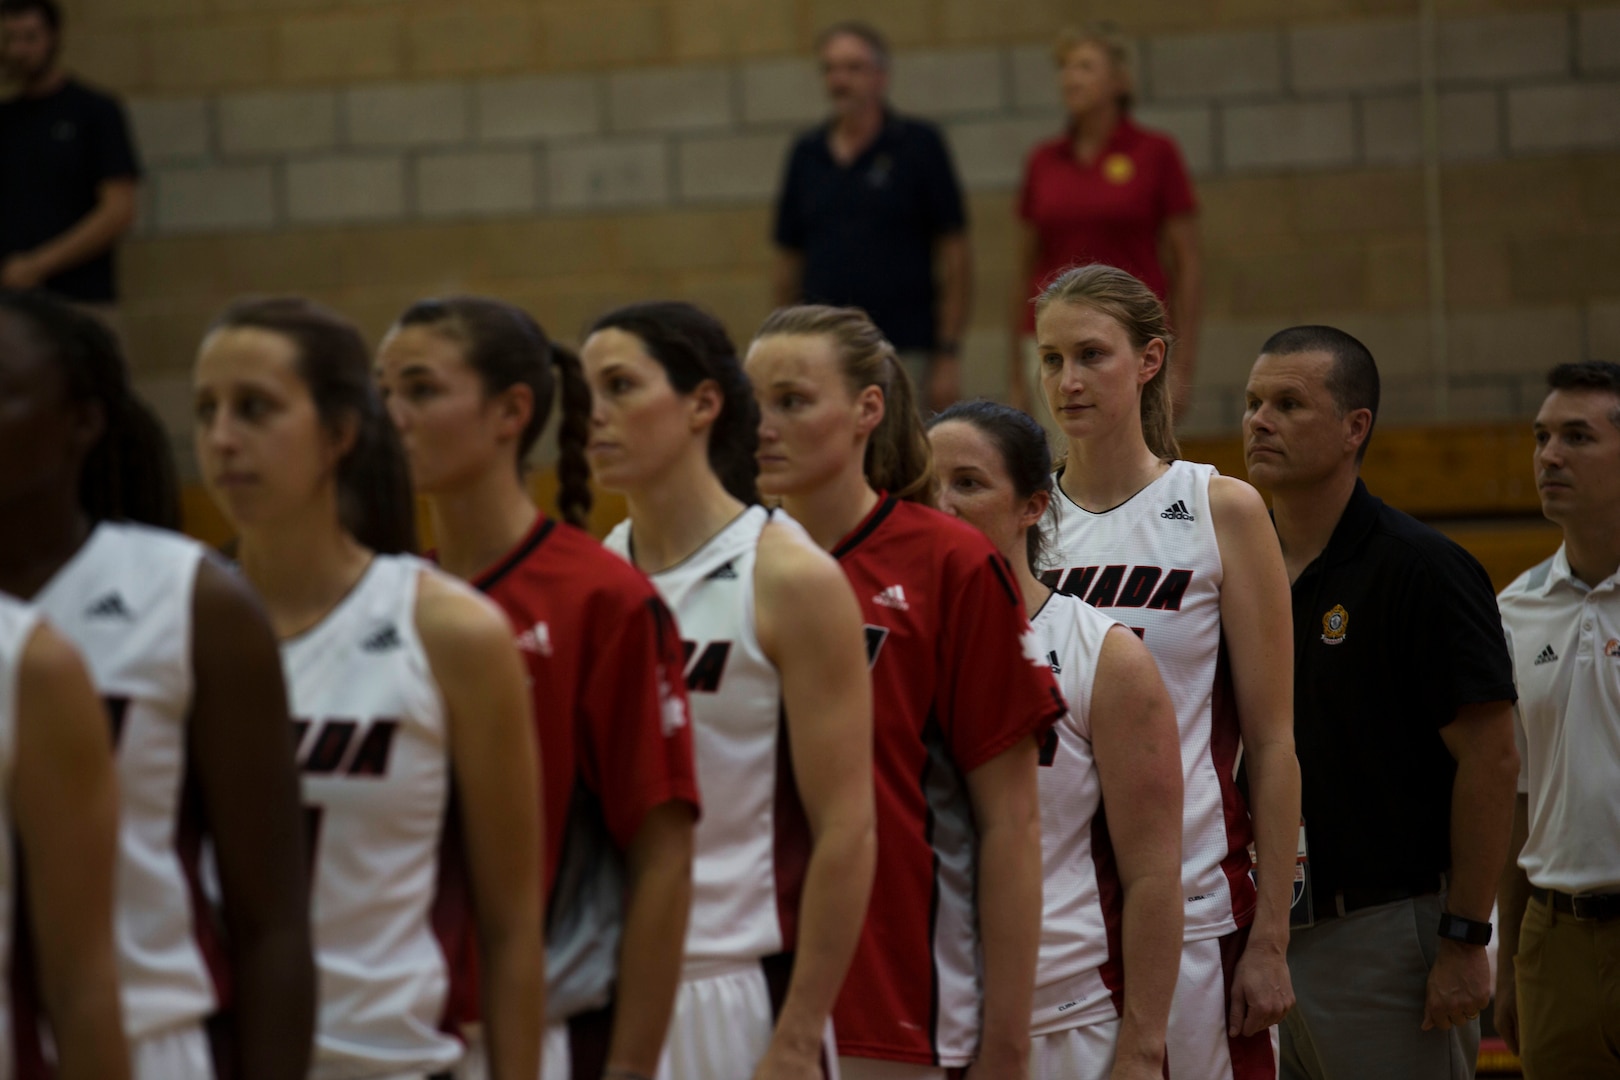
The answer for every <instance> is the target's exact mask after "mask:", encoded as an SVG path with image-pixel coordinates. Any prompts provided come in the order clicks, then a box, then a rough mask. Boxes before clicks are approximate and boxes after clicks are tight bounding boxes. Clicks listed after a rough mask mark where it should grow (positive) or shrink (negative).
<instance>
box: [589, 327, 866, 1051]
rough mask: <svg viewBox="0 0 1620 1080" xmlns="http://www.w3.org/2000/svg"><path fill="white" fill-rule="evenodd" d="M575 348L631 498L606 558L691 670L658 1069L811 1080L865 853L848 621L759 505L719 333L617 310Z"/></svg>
mask: <svg viewBox="0 0 1620 1080" xmlns="http://www.w3.org/2000/svg"><path fill="white" fill-rule="evenodd" d="M581 355H582V358H583V360H584V363H585V370H586V374H587V377H588V378H589V380H590V384H591V390H592V392H593V396H594V401H595V404H594V408H593V411H592V414H591V437H590V444H589V454H590V459H591V464H592V467H593V468H594V469H595V471H596V478H597V480H598V481H599V482H600V483H601V484H602V485H603V486H604V487H607V488H609V489H612V490H617V491H622V492H624V493H625V495H626V497H627V498H628V500H629V510H630V515H629V520H627V521H625V522H622V523H621V524H620V525H619V526H618V527H617V528H616V529H614V531H613V533H612V535H611V536H609V538H608V546H609V548H611V549H612V550H615V551H617V552H619V553H621V554H622V555H624V556H625V557H626V558H628V559H630V560H631V561H632V562H634V563H635V565H637V566H639V567H641V568H642V569H643V570H645V571H647V572H648V573H649V574H651V576H652V580H653V584H654V585H656V586H657V587H658V590H659V592H661V593H662V594H663V596H664V600H665V602H666V603H668V604H669V606H670V608H671V609H672V610H673V611H674V613H675V617H676V619H677V620H678V622H679V625H680V629H681V634H682V637H683V638H684V639H685V640H684V642H683V645H684V648H685V651H686V654H687V656H688V657H689V658H690V659H689V661H688V664H687V668H686V686H687V690H688V692H689V693H690V694H691V703H692V724H693V733H692V734H693V743H694V747H695V749H696V758H697V769H698V778H699V782H700V786H701V788H702V791H703V793H704V799H705V803H706V806H705V811H704V816H703V820H702V821H701V822H700V823H699V824H698V828H697V835H696V856H695V858H694V860H693V866H692V877H693V882H692V914H691V920H690V924H689V927H688V930H687V935H686V965H685V969H684V971H683V975H682V981H681V986H680V988H679V990H678V991H677V994H676V1003H675V1019H674V1023H673V1025H672V1027H671V1031H670V1037H669V1049H668V1073H667V1075H669V1076H670V1077H672V1078H673V1080H721V1078H726V1080H732V1078H745V1077H749V1076H753V1077H756V1078H758V1080H765V1078H772V1080H775V1078H782V1077H804V1076H819V1075H822V1069H823V1066H824V1064H825V1065H826V1066H827V1067H829V1068H830V1067H831V1066H832V1061H831V1055H832V1053H833V1050H832V1047H831V1046H830V1045H829V1042H828V1039H827V1034H828V1027H829V1025H828V1016H829V1013H830V1012H831V1009H832V1005H833V999H834V997H835V996H836V995H837V993H838V988H839V986H840V985H841V984H842V983H843V981H844V975H845V972H846V970H847V969H848V967H849V960H850V955H851V953H852V952H853V951H854V948H855V939H856V935H857V933H858V932H859V929H860V924H861V915H862V913H863V912H864V911H865V910H866V901H867V895H868V892H869V891H870V888H871V883H872V868H873V861H874V850H873V848H874V845H873V826H872V780H871V777H872V772H871V768H872V743H871V739H872V731H871V707H872V706H871V696H870V695H871V684H870V683H869V681H868V679H867V674H866V662H865V655H864V652H863V648H862V633H861V621H860V613H859V611H858V609H857V608H856V606H855V602H854V600H853V599H852V598H851V597H850V593H849V587H848V586H847V585H846V584H845V583H844V580H843V577H842V575H840V574H839V572H838V567H837V566H836V565H835V564H834V563H833V561H832V560H831V559H829V558H827V556H826V555H825V554H824V553H822V552H821V551H819V550H817V548H816V546H815V545H814V544H812V543H811V542H810V541H809V539H808V538H807V537H806V536H805V535H804V532H803V530H801V529H799V528H798V526H796V525H794V524H793V523H792V522H790V521H785V520H782V519H781V518H780V517H778V516H774V515H772V514H771V513H770V512H769V511H767V510H766V509H765V508H764V507H761V506H758V505H756V502H757V499H756V496H755V491H754V462H753V441H754V430H755V413H754V409H753V400H752V398H751V397H750V395H749V391H748V381H747V379H746V378H745V377H744V376H743V373H742V365H741V364H740V363H739V361H738V359H737V354H736V350H735V349H734V348H733V347H732V345H731V342H730V340H729V339H728V338H727V337H726V333H725V330H724V329H723V328H722V327H721V326H720V324H719V323H717V322H716V321H715V320H714V319H712V318H710V317H709V316H708V315H705V314H704V313H702V312H700V311H698V310H697V309H696V308H693V307H691V306H690V305H687V304H676V303H657V304H641V305H636V306H633V307H627V308H621V309H620V310H618V311H615V312H612V313H610V314H608V315H606V316H604V317H603V318H601V319H600V320H598V321H597V323H596V324H595V326H594V327H593V329H592V332H591V335H590V337H589V338H588V339H587V340H586V342H585V346H584V349H583V350H582V351H581ZM830 1075H834V1076H836V1072H835V1071H834V1072H832V1073H830Z"/></svg>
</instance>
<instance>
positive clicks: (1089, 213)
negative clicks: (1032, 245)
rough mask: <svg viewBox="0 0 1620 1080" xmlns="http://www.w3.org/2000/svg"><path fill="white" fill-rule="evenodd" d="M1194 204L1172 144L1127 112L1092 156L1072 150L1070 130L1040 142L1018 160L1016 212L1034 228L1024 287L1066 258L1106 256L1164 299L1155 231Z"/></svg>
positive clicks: (1035, 284) (1030, 326)
mask: <svg viewBox="0 0 1620 1080" xmlns="http://www.w3.org/2000/svg"><path fill="white" fill-rule="evenodd" d="M1197 209H1198V199H1197V197H1196V196H1195V195H1194V194H1193V186H1192V180H1191V179H1190V178H1189V177H1188V175H1187V166H1186V164H1185V163H1184V162H1183V161H1182V160H1181V151H1180V150H1178V149H1177V148H1176V144H1175V143H1174V142H1173V141H1172V140H1171V139H1170V138H1169V137H1168V136H1165V135H1161V134H1159V133H1158V132H1156V131H1147V130H1145V129H1143V128H1139V127H1137V126H1136V125H1135V124H1133V123H1132V122H1131V121H1130V119H1129V118H1125V119H1122V120H1120V122H1119V126H1118V127H1116V128H1115V129H1114V133H1113V134H1112V135H1110V136H1109V137H1108V142H1107V143H1106V144H1104V146H1103V149H1102V152H1101V153H1100V154H1098V155H1097V157H1096V160H1094V161H1092V162H1090V163H1083V162H1081V161H1080V160H1079V159H1078V158H1076V157H1075V154H1074V137H1073V135H1072V134H1070V133H1068V132H1065V133H1064V134H1063V135H1062V136H1061V137H1060V138H1056V139H1053V140H1052V141H1051V142H1045V143H1042V144H1041V145H1039V146H1037V147H1036V148H1035V149H1034V150H1032V151H1031V152H1030V155H1029V160H1028V162H1027V164H1026V165H1025V166H1024V187H1023V191H1022V193H1021V194H1020V195H1019V200H1018V216H1019V217H1021V218H1023V219H1024V220H1025V221H1027V222H1029V224H1030V225H1031V226H1032V227H1033V228H1034V229H1035V237H1036V245H1037V246H1036V255H1035V274H1034V277H1033V278H1031V280H1030V282H1029V289H1030V295H1031V296H1034V295H1036V294H1037V293H1038V292H1040V290H1041V288H1042V287H1043V286H1045V285H1046V284H1048V283H1049V282H1050V281H1051V280H1052V278H1054V277H1056V276H1057V274H1058V273H1059V272H1060V271H1062V270H1066V269H1068V268H1069V267H1071V266H1075V265H1077V264H1083V263H1105V264H1107V265H1109V266H1117V267H1119V268H1120V269H1121V270H1125V271H1127V272H1129V273H1131V274H1134V275H1136V276H1137V277H1138V278H1140V279H1141V280H1142V281H1143V282H1145V283H1146V284H1147V286H1148V287H1149V288H1151V289H1152V290H1153V291H1154V292H1156V293H1158V294H1159V298H1160V299H1168V291H1169V290H1168V286H1169V281H1168V279H1167V278H1166V277H1165V273H1164V267H1163V266H1162V265H1161V264H1160V262H1159V238H1160V234H1161V233H1162V231H1163V229H1164V223H1165V222H1166V221H1168V220H1169V219H1170V218H1173V217H1179V216H1180V215H1182V214H1191V213H1194V212H1196V211H1197ZM1024 329H1025V330H1026V331H1030V332H1033V331H1034V329H1035V311H1034V307H1033V306H1031V307H1029V308H1026V309H1025V314H1024Z"/></svg>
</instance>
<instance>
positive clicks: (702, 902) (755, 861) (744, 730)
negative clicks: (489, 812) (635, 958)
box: [606, 506, 809, 974]
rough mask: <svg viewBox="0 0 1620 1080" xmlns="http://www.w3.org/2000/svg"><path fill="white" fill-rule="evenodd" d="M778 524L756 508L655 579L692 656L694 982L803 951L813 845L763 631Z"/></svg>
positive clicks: (620, 531) (612, 544)
mask: <svg viewBox="0 0 1620 1080" xmlns="http://www.w3.org/2000/svg"><path fill="white" fill-rule="evenodd" d="M775 519H776V520H777V521H780V522H787V521H788V520H789V519H787V518H786V517H784V516H783V515H781V514H777V515H776V516H775ZM770 520H771V514H770V512H769V511H767V510H766V509H765V508H764V507H761V506H751V507H749V508H748V509H747V510H744V511H743V512H742V513H741V514H739V515H737V517H736V519H735V520H733V521H732V522H731V523H730V524H729V525H727V526H726V527H725V528H724V529H722V530H721V531H720V532H719V533H717V534H716V535H715V536H714V537H713V539H711V540H709V542H708V543H706V544H704V545H703V547H701V548H699V549H698V550H697V551H695V552H693V553H692V554H691V555H690V556H688V557H687V558H686V559H684V560H682V561H681V562H679V563H677V564H676V565H674V566H672V567H670V568H669V569H667V570H663V571H661V572H659V573H656V574H653V575H652V582H653V584H654V585H655V586H657V588H658V591H659V593H660V594H661V595H662V596H663V598H664V603H665V604H666V605H668V607H669V609H670V611H671V612H673V613H674V615H675V622H676V624H677V625H678V626H679V627H680V631H681V641H682V644H683V645H684V647H685V649H686V653H687V670H686V687H687V692H688V693H689V694H690V697H691V709H692V746H693V756H694V758H695V760H696V764H697V774H698V790H699V791H701V792H703V793H704V806H703V817H702V819H701V820H699V821H698V824H697V830H696V834H695V836H694V852H693V859H692V913H691V918H690V921H689V922H688V924H687V933H686V964H687V972H688V974H700V973H702V971H703V970H704V969H705V968H712V967H714V966H717V965H721V964H727V963H733V962H736V961H739V960H753V959H757V958H759V957H764V956H771V955H774V954H776V953H779V952H782V951H784V950H786V949H789V948H791V947H792V944H793V927H794V925H795V919H796V913H797V910H798V897H797V884H798V882H799V881H801V880H802V879H803V873H802V870H803V865H804V862H805V860H806V858H807V856H808V844H809V839H808V833H807V832H806V831H804V830H803V829H802V820H803V812H802V810H801V808H800V806H799V803H798V796H797V794H795V793H794V789H793V780H792V773H791V770H790V769H788V768H787V767H786V762H787V753H786V745H785V743H786V732H785V731H784V730H783V712H782V680H781V676H780V675H779V674H778V673H777V670H776V666H775V665H774V664H772V663H771V661H770V659H769V658H768V657H767V656H766V655H765V651H764V649H762V648H761V647H760V644H759V638H758V637H757V636H756V635H755V632H754V560H755V555H756V553H757V551H758V548H759V537H760V533H761V532H762V531H763V530H764V528H765V525H766V523H767V522H768V521H770ZM795 527H797V526H795ZM606 543H607V546H608V548H609V549H610V550H612V551H614V552H617V553H618V554H619V555H621V556H623V557H624V558H626V559H630V551H631V543H632V540H631V535H630V523H629V522H628V521H624V522H620V523H619V525H618V526H617V527H616V528H614V530H613V532H612V533H610V534H609V536H608V538H607V541H606ZM631 561H632V562H633V561H634V560H633V559H632V560H631Z"/></svg>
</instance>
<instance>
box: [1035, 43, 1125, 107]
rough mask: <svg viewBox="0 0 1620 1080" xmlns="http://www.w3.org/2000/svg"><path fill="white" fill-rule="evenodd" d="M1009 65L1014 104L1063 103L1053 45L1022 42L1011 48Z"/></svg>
mask: <svg viewBox="0 0 1620 1080" xmlns="http://www.w3.org/2000/svg"><path fill="white" fill-rule="evenodd" d="M1007 66H1008V68H1010V69H1011V71H1012V103H1013V108H1015V109H1057V108H1060V107H1061V104H1062V102H1061V99H1060V98H1059V97H1058V87H1057V61H1056V60H1054V59H1053V58H1052V47H1051V46H1050V45H1019V46H1017V47H1016V48H1012V49H1008V50H1007ZM1138 89H1140V87H1138Z"/></svg>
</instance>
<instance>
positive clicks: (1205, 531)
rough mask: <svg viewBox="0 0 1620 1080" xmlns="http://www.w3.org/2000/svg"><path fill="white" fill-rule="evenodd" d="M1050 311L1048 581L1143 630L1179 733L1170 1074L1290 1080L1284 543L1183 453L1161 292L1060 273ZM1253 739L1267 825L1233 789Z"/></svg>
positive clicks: (1255, 509)
mask: <svg viewBox="0 0 1620 1080" xmlns="http://www.w3.org/2000/svg"><path fill="white" fill-rule="evenodd" d="M1035 313H1036V338H1037V342H1038V345H1039V355H1040V361H1041V372H1042V374H1041V386H1042V392H1043V393H1044V395H1045V397H1046V401H1047V404H1048V405H1049V406H1050V407H1051V410H1052V415H1053V416H1054V417H1056V418H1057V421H1058V424H1059V425H1060V426H1061V427H1062V429H1063V433H1064V435H1065V437H1066V439H1067V453H1066V455H1065V459H1064V461H1063V464H1062V465H1061V466H1060V468H1059V470H1058V472H1057V474H1056V476H1057V490H1058V494H1057V495H1056V496H1055V497H1054V498H1053V500H1052V505H1051V506H1050V508H1049V509H1048V511H1047V515H1048V521H1047V531H1048V535H1050V536H1051V537H1052V539H1053V553H1052V558H1051V560H1050V564H1051V565H1052V566H1054V567H1056V569H1055V570H1053V571H1052V572H1051V575H1050V577H1049V580H1050V582H1051V583H1052V584H1053V586H1054V587H1055V588H1056V589H1057V590H1058V591H1059V592H1062V593H1066V594H1068V595H1071V596H1079V597H1081V598H1083V599H1084V600H1086V601H1087V602H1088V603H1090V604H1091V605H1092V606H1093V607H1097V608H1107V609H1109V610H1108V614H1110V615H1113V616H1114V617H1115V618H1117V619H1119V620H1120V621H1122V622H1124V623H1126V624H1127V625H1129V626H1130V627H1131V628H1132V629H1134V630H1136V631H1137V632H1138V633H1140V634H1141V635H1142V640H1143V642H1144V643H1145V644H1146V645H1147V647H1148V650H1149V651H1150V652H1152V653H1153V657H1154V659H1155V660H1156V661H1158V665H1159V673H1160V675H1161V676H1162V677H1163V678H1164V683H1165V686H1166V687H1167V688H1168V689H1169V691H1170V697H1171V700H1172V701H1173V702H1174V703H1175V706H1176V721H1177V725H1178V726H1179V728H1180V732H1181V762H1182V769H1183V779H1184V783H1185V792H1186V810H1185V816H1184V819H1183V831H1182V845H1181V851H1182V888H1183V893H1182V895H1183V897H1184V898H1185V900H1186V921H1185V929H1184V933H1185V938H1184V941H1185V944H1184V948H1183V951H1182V961H1181V975H1180V978H1179V980H1178V981H1177V983H1176V997H1175V1001H1174V1002H1173V1004H1172V1005H1171V1011H1170V1028H1169V1065H1170V1075H1171V1076H1172V1077H1174V1078H1176V1080H1185V1078H1193V1077H1196V1078H1198V1080H1208V1078H1210V1077H1223V1076H1228V1075H1236V1076H1239V1077H1249V1076H1274V1075H1275V1074H1276V1069H1277V1064H1276V1061H1277V1056H1276V1046H1275V1035H1274V1034H1273V1033H1272V1032H1271V1031H1270V1030H1269V1029H1270V1028H1271V1026H1272V1025H1273V1024H1275V1023H1276V1022H1277V1021H1278V1020H1280V1019H1281V1018H1282V1015H1283V1014H1284V1013H1285V1012H1286V1011H1287V1010H1288V1008H1289V1006H1290V1005H1291V1004H1292V1003H1293V990H1292V987H1291V984H1290V982H1289V979H1288V967H1287V964H1286V962H1285V958H1286V952H1287V946H1288V910H1289V904H1290V900H1291V893H1292V889H1293V871H1294V862H1295V852H1296V850H1297V840H1298V833H1299V765H1298V762H1296V761H1295V759H1294V739H1293V716H1292V711H1293V706H1292V701H1293V697H1292V694H1293V690H1292V674H1293V666H1292V663H1291V657H1292V639H1291V637H1290V636H1289V635H1290V630H1289V626H1290V622H1291V620H1290V617H1289V599H1288V577H1287V573H1286V571H1285V570H1284V568H1283V561H1282V551H1281V549H1280V547H1279V546H1278V543H1277V534H1276V532H1275V531H1274V530H1273V529H1272V527H1271V522H1270V520H1269V519H1268V518H1267V516H1266V508H1265V504H1264V503H1263V502H1261V500H1260V496H1259V494H1258V493H1256V492H1255V490H1254V489H1253V488H1251V487H1250V486H1249V485H1248V484H1245V483H1244V482H1243V481H1241V480H1234V479H1231V478H1229V477H1223V476H1219V475H1217V474H1216V472H1215V470H1214V468H1212V467H1211V466H1208V465H1195V464H1193V463H1191V462H1186V461H1178V460H1176V455H1177V453H1178V448H1177V446H1176V441H1175V435H1174V434H1173V432H1172V431H1171V426H1170V411H1171V406H1170V397H1169V394H1170V391H1169V387H1170V381H1169V376H1168V370H1167V368H1166V364H1167V362H1168V360H1169V351H1170V341H1171V339H1170V333H1169V329H1168V326H1167V324H1166V319H1165V313H1164V306H1163V304H1161V303H1160V301H1159V299H1158V297H1156V296H1154V294H1153V292H1152V290H1150V289H1149V288H1148V287H1147V286H1146V285H1143V284H1142V283H1141V282H1140V281H1138V280H1136V279H1135V278H1133V277H1131V276H1130V275H1129V274H1127V273H1125V272H1124V271H1122V270H1116V269H1114V268H1113V267H1108V266H1085V267H1081V268H1079V269H1076V270H1071V271H1068V272H1067V273H1065V274H1063V275H1062V276H1061V277H1059V278H1058V279H1057V280H1056V281H1054V282H1053V283H1052V284H1051V286H1050V287H1049V288H1047V290H1046V291H1045V292H1044V293H1042V294H1041V296H1040V298H1039V299H1038V300H1037V301H1036V305H1035ZM1240 739H1241V745H1242V749H1243V755H1244V758H1245V759H1246V767H1247V770H1248V775H1249V788H1250V791H1251V792H1252V794H1253V799H1254V812H1253V819H1252V820H1253V825H1252V827H1251V824H1250V821H1251V818H1250V813H1249V809H1248V807H1247V806H1245V804H1244V800H1243V796H1242V795H1241V794H1239V792H1238V790H1237V786H1236V784H1235V782H1234V780H1233V773H1234V771H1235V769H1236V767H1237V758H1238V750H1239V745H1240ZM1251 838H1252V839H1253V840H1254V841H1255V846H1256V848H1257V850H1258V854H1259V867H1258V876H1259V881H1260V885H1261V890H1260V894H1259V897H1258V903H1257V900H1256V894H1255V885H1254V882H1253V881H1252V880H1251V879H1250V876H1249V870H1250V866H1251V859H1250V856H1249V852H1248V845H1249V841H1250V839H1251ZM1251 924H1252V925H1251ZM1228 986H1229V987H1230V993H1228V991H1227V989H1226V988H1227V987H1228Z"/></svg>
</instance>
